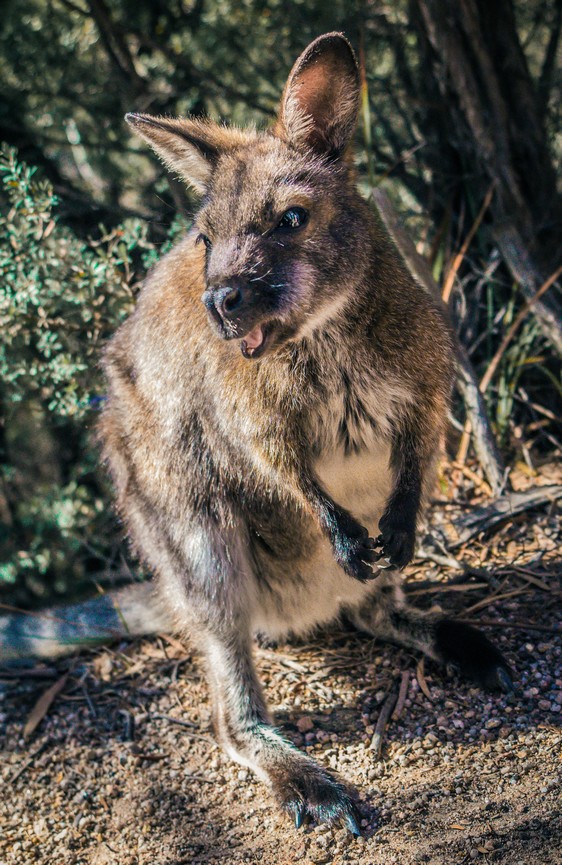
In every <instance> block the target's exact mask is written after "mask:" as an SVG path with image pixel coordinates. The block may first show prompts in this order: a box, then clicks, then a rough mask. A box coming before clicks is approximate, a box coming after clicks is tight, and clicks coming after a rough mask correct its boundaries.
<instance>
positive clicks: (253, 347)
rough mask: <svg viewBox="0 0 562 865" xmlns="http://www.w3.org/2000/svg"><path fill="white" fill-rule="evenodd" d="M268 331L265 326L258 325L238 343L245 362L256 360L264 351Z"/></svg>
mask: <svg viewBox="0 0 562 865" xmlns="http://www.w3.org/2000/svg"><path fill="white" fill-rule="evenodd" d="M269 334H270V331H269V329H268V328H267V326H266V325H262V324H258V325H256V327H254V328H252V330H251V331H250V332H249V333H247V334H246V336H245V337H244V339H243V340H241V342H240V351H241V352H242V354H243V355H244V357H245V358H246V359H247V360H250V359H251V360H256V358H258V357H261V356H262V354H263V353H264V351H265V348H266V345H267V342H268V338H269Z"/></svg>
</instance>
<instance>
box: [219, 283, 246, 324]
mask: <svg viewBox="0 0 562 865" xmlns="http://www.w3.org/2000/svg"><path fill="white" fill-rule="evenodd" d="M213 294H214V298H213V299H214V301H215V307H216V308H217V310H218V311H219V312H220V314H221V316H222V317H223V318H226V319H232V318H235V317H236V313H237V311H238V309H239V308H240V306H241V305H242V301H243V299H244V297H243V294H242V290H241V289H240V288H231V287H230V286H228V285H227V286H226V287H225V288H219V289H217V291H215V292H214V293H213Z"/></svg>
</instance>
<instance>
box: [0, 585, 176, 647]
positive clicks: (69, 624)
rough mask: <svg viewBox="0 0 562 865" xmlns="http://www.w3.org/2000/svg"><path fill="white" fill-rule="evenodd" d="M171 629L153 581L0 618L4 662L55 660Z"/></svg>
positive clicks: (168, 618) (0, 645) (0, 640)
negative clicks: (77, 601)
mask: <svg viewBox="0 0 562 865" xmlns="http://www.w3.org/2000/svg"><path fill="white" fill-rule="evenodd" d="M171 630H173V627H172V624H171V621H170V617H169V616H167V615H166V613H165V611H164V610H163V609H162V608H161V607H160V605H159V604H158V601H157V599H156V596H155V594H154V589H153V587H152V586H151V585H150V583H134V584H133V585H130V586H125V587H124V588H122V589H118V590H116V591H114V592H109V593H108V594H105V595H98V596H97V597H95V598H92V599H91V600H89V601H84V603H81V604H71V605H70V606H66V607H53V608H52V609H49V610H45V611H43V612H38V613H13V614H10V615H8V616H0V661H5V660H15V659H17V658H30V657H36V658H55V657H60V656H61V655H68V654H71V653H72V652H75V651H77V650H78V649H80V648H85V647H91V646H96V645H103V644H104V643H111V642H113V641H114V640H118V639H121V638H123V637H128V636H131V637H133V636H141V635H148V634H154V633H157V632H159V631H171Z"/></svg>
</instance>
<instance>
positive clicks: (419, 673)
mask: <svg viewBox="0 0 562 865" xmlns="http://www.w3.org/2000/svg"><path fill="white" fill-rule="evenodd" d="M416 679H417V680H418V685H419V686H420V690H421V692H422V693H423V694H425V696H426V697H427V699H428V700H429V701H430V702H431V703H433V697H432V696H431V691H430V690H429V686H428V684H427V682H426V680H425V658H424V657H421V658H420V659H419V661H418V665H417V667H416Z"/></svg>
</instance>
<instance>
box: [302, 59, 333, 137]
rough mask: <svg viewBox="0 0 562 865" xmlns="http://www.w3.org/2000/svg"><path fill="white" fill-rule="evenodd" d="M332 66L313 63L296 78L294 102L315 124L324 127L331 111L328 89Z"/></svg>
mask: <svg viewBox="0 0 562 865" xmlns="http://www.w3.org/2000/svg"><path fill="white" fill-rule="evenodd" d="M331 66H332V64H330V65H328V64H326V63H322V64H320V63H315V64H313V65H311V66H309V67H308V69H304V70H303V71H302V72H301V73H300V74H299V76H298V78H299V82H298V90H297V91H296V94H295V95H296V100H297V103H298V104H299V106H300V108H301V109H302V110H303V111H304V112H305V114H309V115H310V116H311V117H313V118H314V121H315V124H318V125H320V126H324V125H325V124H326V123H329V122H330V120H331V119H332V118H331V113H332V111H333V102H332V100H333V95H332V93H331V88H330V79H331V78H332V75H331V74H330V73H331V72H335V70H334V69H333V68H331ZM332 86H333V85H332Z"/></svg>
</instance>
